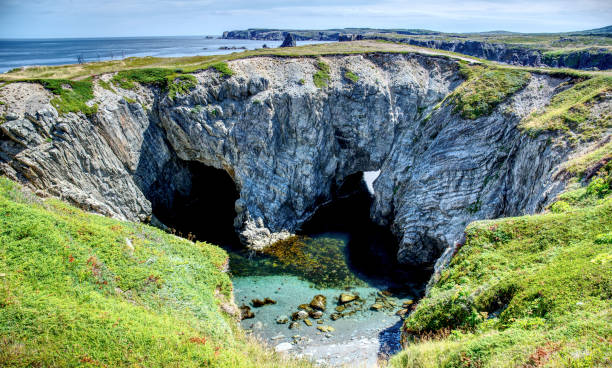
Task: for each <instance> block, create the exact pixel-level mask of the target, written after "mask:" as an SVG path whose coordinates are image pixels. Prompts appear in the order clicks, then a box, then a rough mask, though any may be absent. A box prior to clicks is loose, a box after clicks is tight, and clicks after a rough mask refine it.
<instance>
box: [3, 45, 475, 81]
mask: <svg viewBox="0 0 612 368" xmlns="http://www.w3.org/2000/svg"><path fill="white" fill-rule="evenodd" d="M373 52H388V53H420V54H424V55H439V56H446V57H453V58H456V59H462V60H468V61H474V62H478V59H476V58H473V57H471V56H465V55H460V54H456V53H453V52H448V51H442V50H434V49H428V48H425V47H418V46H410V45H403V44H397V43H392V42H379V41H356V42H334V43H325V44H317V45H304V46H297V47H287V48H274V49H258V50H246V51H243V52H235V53H232V54H225V55H206V56H185V57H172V58H158V57H130V58H126V59H123V60H111V61H101V62H91V63H84V64H69V65H59V66H33V67H24V68H17V69H13V70H11V71H9V72H7V73H4V74H0V82H1V81H10V80H20V79H48V78H54V79H72V80H78V79H84V78H87V77H91V76H95V75H99V74H105V73H112V72H117V71H121V70H128V69H142V68H167V69H181V70H182V71H183V72H185V73H190V72H194V71H197V70H201V69H207V68H209V67H211V66H212V65H213V64H215V63H218V62H227V61H231V60H237V59H244V58H248V57H254V56H284V57H315V56H322V55H335V54H362V53H373Z"/></svg>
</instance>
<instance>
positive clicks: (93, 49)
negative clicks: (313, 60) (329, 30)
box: [0, 36, 324, 73]
mask: <svg viewBox="0 0 612 368" xmlns="http://www.w3.org/2000/svg"><path fill="white" fill-rule="evenodd" d="M217 37H218V36H176V37H120V38H119V37H117V38H59V39H0V73H4V72H6V71H8V70H10V69H13V68H17V67H20V66H26V65H62V64H75V63H77V62H78V61H79V59H80V58H82V59H83V61H84V62H91V61H104V60H111V59H123V58H126V57H131V56H158V57H173V56H194V55H212V54H227V53H232V52H237V51H240V50H236V49H229V50H226V49H221V48H222V47H228V48H233V47H235V48H241V47H246V48H247V49H249V50H253V49H256V48H261V47H262V46H263V44H266V45H267V46H268V47H278V46H280V44H281V43H282V42H281V41H254V40H224V39H219V38H217ZM313 43H324V42H322V41H298V43H297V44H298V45H305V44H313Z"/></svg>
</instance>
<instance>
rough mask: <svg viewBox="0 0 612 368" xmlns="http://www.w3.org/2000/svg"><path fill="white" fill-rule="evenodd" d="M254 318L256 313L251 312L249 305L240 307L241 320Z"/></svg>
mask: <svg viewBox="0 0 612 368" xmlns="http://www.w3.org/2000/svg"><path fill="white" fill-rule="evenodd" d="M254 317H255V313H253V312H252V311H251V307H249V306H248V305H243V306H241V307H240V319H249V318H254Z"/></svg>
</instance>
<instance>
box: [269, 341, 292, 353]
mask: <svg viewBox="0 0 612 368" xmlns="http://www.w3.org/2000/svg"><path fill="white" fill-rule="evenodd" d="M291 349H293V345H291V343H289V342H283V343H280V344H278V345H276V347H274V350H275V351H276V352H277V353H282V352H284V351H288V350H291Z"/></svg>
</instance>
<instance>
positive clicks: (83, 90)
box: [29, 79, 98, 116]
mask: <svg viewBox="0 0 612 368" xmlns="http://www.w3.org/2000/svg"><path fill="white" fill-rule="evenodd" d="M29 82H32V83H39V84H41V85H42V86H43V87H45V88H46V89H47V90H49V91H50V92H51V93H53V94H54V95H55V96H56V97H55V98H53V99H52V100H51V105H53V107H55V108H56V110H57V112H58V113H59V114H66V113H69V112H82V113H84V114H85V115H88V116H90V115H93V114H95V113H96V112H97V111H98V105H92V106H88V105H87V102H88V101H90V100H91V99H93V97H94V95H93V84H92V82H91V80H83V81H71V80H66V79H35V80H31V81H29Z"/></svg>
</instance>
